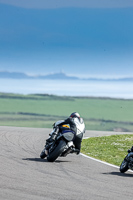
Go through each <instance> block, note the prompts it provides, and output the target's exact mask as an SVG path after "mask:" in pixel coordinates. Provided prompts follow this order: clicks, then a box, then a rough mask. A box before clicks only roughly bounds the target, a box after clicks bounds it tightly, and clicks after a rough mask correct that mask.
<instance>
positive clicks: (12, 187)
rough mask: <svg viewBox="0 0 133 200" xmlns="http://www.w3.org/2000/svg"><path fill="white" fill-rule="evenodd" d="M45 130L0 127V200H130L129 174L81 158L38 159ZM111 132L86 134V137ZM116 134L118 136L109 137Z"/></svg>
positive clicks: (132, 178) (132, 193)
mask: <svg viewBox="0 0 133 200" xmlns="http://www.w3.org/2000/svg"><path fill="white" fill-rule="evenodd" d="M49 131H50V130H49V129H34V128H17V127H0V200H45V199H46V200H57V199H58V200H68V199H69V200H88V199H89V200H104V199H106V200H107V199H108V200H120V199H121V200H125V199H127V200H132V199H133V173H132V172H130V171H128V172H126V173H125V174H121V173H120V172H119V169H118V168H115V167H112V166H108V165H105V164H103V163H99V162H97V161H95V160H92V159H88V158H86V157H83V156H82V155H78V156H77V155H68V156H67V157H65V158H62V157H60V158H59V159H57V161H56V162H54V163H49V162H47V161H46V160H41V159H40V158H39V155H40V152H41V150H42V148H43V146H44V141H45V139H46V138H47V137H48V134H49ZM110 134H112V132H108V133H107V132H95V131H87V132H86V135H85V136H86V137H93V136H99V135H110ZM113 134H120V133H113Z"/></svg>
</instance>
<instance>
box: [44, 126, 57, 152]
mask: <svg viewBox="0 0 133 200" xmlns="http://www.w3.org/2000/svg"><path fill="white" fill-rule="evenodd" d="M58 131H59V128H58V127H56V128H55V130H54V132H53V133H52V135H51V136H50V137H49V138H48V139H47V140H46V149H47V146H49V143H51V142H53V141H54V140H55V138H56V136H57V133H58Z"/></svg>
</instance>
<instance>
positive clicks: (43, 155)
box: [40, 149, 47, 159]
mask: <svg viewBox="0 0 133 200" xmlns="http://www.w3.org/2000/svg"><path fill="white" fill-rule="evenodd" d="M46 156H47V155H46V154H45V149H43V151H42V152H41V154H40V158H41V159H44V158H45V157H46Z"/></svg>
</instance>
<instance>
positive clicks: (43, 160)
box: [22, 158, 71, 163]
mask: <svg viewBox="0 0 133 200" xmlns="http://www.w3.org/2000/svg"><path fill="white" fill-rule="evenodd" d="M22 160H27V161H34V162H48V161H47V159H41V158H22ZM61 162H71V161H67V160H56V161H55V163H61ZM48 163H49V162H48Z"/></svg>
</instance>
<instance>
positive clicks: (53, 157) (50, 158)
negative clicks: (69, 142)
mask: <svg viewBox="0 0 133 200" xmlns="http://www.w3.org/2000/svg"><path fill="white" fill-rule="evenodd" d="M65 146H66V142H65V141H64V140H60V141H59V144H58V145H57V146H56V148H55V149H54V150H53V151H52V152H50V153H49V154H48V156H47V160H48V161H49V162H54V161H55V160H56V159H57V158H58V157H59V156H60V155H61V153H62V152H63V151H64V148H65Z"/></svg>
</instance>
